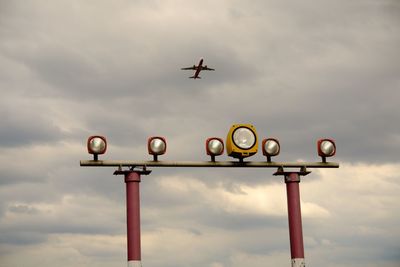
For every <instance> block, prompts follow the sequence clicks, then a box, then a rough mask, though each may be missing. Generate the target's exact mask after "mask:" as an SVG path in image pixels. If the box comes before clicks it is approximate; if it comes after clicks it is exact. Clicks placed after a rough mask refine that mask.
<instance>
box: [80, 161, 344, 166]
mask: <svg viewBox="0 0 400 267" xmlns="http://www.w3.org/2000/svg"><path fill="white" fill-rule="evenodd" d="M80 166H82V167H132V166H133V167H142V166H146V167H193V168H201V167H221V168H232V167H236V168H339V163H336V162H266V161H259V162H258V161H247V162H246V161H244V162H239V161H215V162H212V161H126V160H81V161H80Z"/></svg>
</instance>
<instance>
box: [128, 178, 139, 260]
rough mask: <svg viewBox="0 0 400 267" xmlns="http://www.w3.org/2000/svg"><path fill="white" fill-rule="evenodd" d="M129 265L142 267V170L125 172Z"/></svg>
mask: <svg viewBox="0 0 400 267" xmlns="http://www.w3.org/2000/svg"><path fill="white" fill-rule="evenodd" d="M125 183H126V223H127V237H128V267H141V266H142V263H141V250H140V192H139V183H140V172H137V171H128V172H126V173H125Z"/></svg>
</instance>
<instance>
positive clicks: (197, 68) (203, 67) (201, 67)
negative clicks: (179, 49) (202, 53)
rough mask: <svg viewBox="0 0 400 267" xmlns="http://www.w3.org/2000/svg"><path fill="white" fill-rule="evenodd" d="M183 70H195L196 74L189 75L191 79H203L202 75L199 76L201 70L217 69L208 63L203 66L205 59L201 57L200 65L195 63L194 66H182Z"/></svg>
mask: <svg viewBox="0 0 400 267" xmlns="http://www.w3.org/2000/svg"><path fill="white" fill-rule="evenodd" d="M181 70H195V71H196V72H195V73H194V75H193V76H192V77H189V78H191V79H201V77H200V76H199V74H200V71H202V70H215V69H212V68H209V67H207V65H205V66H203V59H202V58H201V59H200V62H199V65H197V66H196V65H193V67H187V68H182V69H181Z"/></svg>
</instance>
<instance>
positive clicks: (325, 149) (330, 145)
mask: <svg viewBox="0 0 400 267" xmlns="http://www.w3.org/2000/svg"><path fill="white" fill-rule="evenodd" d="M317 150H318V156H320V157H322V161H323V162H326V158H327V157H332V156H334V155H335V154H336V144H335V141H334V140H333V139H328V138H324V139H319V140H318V141H317Z"/></svg>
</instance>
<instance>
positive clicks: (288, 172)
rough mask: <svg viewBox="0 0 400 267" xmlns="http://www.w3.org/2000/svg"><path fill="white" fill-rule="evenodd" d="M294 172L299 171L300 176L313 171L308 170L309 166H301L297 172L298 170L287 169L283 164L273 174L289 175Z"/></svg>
mask: <svg viewBox="0 0 400 267" xmlns="http://www.w3.org/2000/svg"><path fill="white" fill-rule="evenodd" d="M294 172H295V173H297V174H298V175H300V176H306V175H308V174H310V173H311V171H307V168H306V167H305V166H303V167H301V168H300V171H298V172H296V171H285V170H284V169H283V167H282V166H281V167H278V170H277V171H276V172H275V173H274V174H273V175H274V176H280V175H282V176H288V175H289V174H291V173H294Z"/></svg>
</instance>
